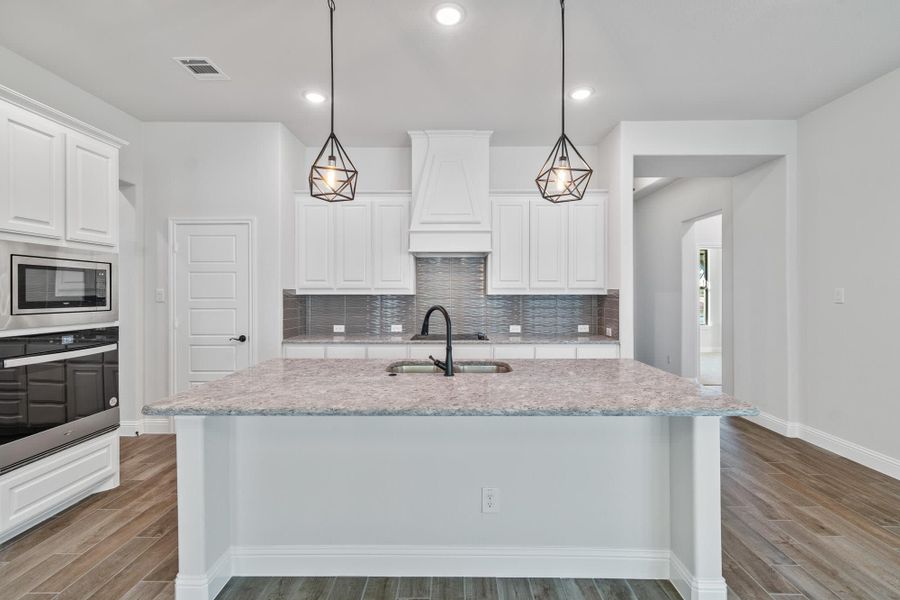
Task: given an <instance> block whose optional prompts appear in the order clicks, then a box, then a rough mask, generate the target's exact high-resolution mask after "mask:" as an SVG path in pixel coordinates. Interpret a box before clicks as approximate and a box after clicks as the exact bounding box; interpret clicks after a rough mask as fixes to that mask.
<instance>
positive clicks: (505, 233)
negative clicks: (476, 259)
mask: <svg viewBox="0 0 900 600" xmlns="http://www.w3.org/2000/svg"><path fill="white" fill-rule="evenodd" d="M528 212H529V203H528V201H527V200H522V199H510V198H502V199H497V200H494V202H493V218H492V222H493V230H492V235H491V246H492V254H491V256H490V258H488V293H489V294H495V293H496V294H510V293H515V292H527V291H528V269H529V268H530V267H529V264H528V257H529V250H528V240H529V233H528V231H529V215H528Z"/></svg>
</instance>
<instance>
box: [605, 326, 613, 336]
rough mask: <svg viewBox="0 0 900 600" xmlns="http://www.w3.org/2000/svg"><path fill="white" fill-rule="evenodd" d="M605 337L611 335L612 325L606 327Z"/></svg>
mask: <svg viewBox="0 0 900 600" xmlns="http://www.w3.org/2000/svg"><path fill="white" fill-rule="evenodd" d="M606 337H612V327H607V328H606Z"/></svg>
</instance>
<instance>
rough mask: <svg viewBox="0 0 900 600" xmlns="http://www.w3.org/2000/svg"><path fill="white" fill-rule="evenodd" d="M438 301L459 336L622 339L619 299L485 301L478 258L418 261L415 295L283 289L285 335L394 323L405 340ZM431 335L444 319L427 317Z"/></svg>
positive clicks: (613, 294) (387, 328)
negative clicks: (512, 329) (515, 329)
mask: <svg viewBox="0 0 900 600" xmlns="http://www.w3.org/2000/svg"><path fill="white" fill-rule="evenodd" d="M435 304H442V305H443V306H445V307H446V308H447V310H449V311H450V316H451V318H452V319H453V329H454V331H456V332H459V333H476V332H484V333H487V334H488V335H490V334H491V333H494V334H499V333H509V326H510V325H521V327H522V333H523V334H532V335H555V334H574V333H577V332H578V325H585V324H586V325H589V326H590V333H592V334H598V333H599V334H601V335H605V333H606V328H607V327H608V328H610V329H611V330H612V333H613V335H612V337H615V338H618V336H619V294H618V290H610V291H609V294H608V295H606V296H568V295H559V296H496V295H491V296H488V295H487V294H486V293H485V259H484V258H483V257H454V258H418V259H416V295H414V296H393V295H388V296H374V295H373V296H356V295H354V296H347V295H333V296H318V295H317V296H302V295H301V296H298V295H296V294H294V293H293V290H285V292H284V337H286V338H288V337H294V336H297V335H304V334H313V335H323V334H324V335H327V334H330V333H332V332H333V326H334V325H344V327H345V333H347V334H356V335H385V334H390V333H391V326H392V325H402V327H403V335H407V334H409V335H412V334H413V333H415V332H417V331H418V330H419V328H420V327H421V326H422V319H423V318H424V317H425V311H427V310H428V308H429V307H431V306H433V305H435ZM430 331H431V332H432V333H443V332H444V321H443V319H441V318H439V315H437V316H435V317H432V320H431V325H430Z"/></svg>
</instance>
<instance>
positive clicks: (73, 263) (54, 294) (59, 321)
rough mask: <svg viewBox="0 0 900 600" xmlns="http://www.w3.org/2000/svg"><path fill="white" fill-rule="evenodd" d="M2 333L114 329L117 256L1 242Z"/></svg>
mask: <svg viewBox="0 0 900 600" xmlns="http://www.w3.org/2000/svg"><path fill="white" fill-rule="evenodd" d="M0 261H2V266H0V329H2V330H9V329H29V328H34V327H54V326H70V325H73V326H81V325H93V324H97V323H106V324H109V323H114V322H115V321H117V320H118V318H119V311H118V306H117V304H116V293H115V288H114V283H115V279H116V277H117V273H116V255H115V254H107V253H103V252H91V251H83V250H72V249H68V248H57V247H55V246H43V245H39V244H23V243H10V242H0Z"/></svg>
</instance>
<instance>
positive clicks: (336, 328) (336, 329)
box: [334, 325, 344, 333]
mask: <svg viewBox="0 0 900 600" xmlns="http://www.w3.org/2000/svg"><path fill="white" fill-rule="evenodd" d="M334 332H335V333H344V326H343V325H335V326H334Z"/></svg>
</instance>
